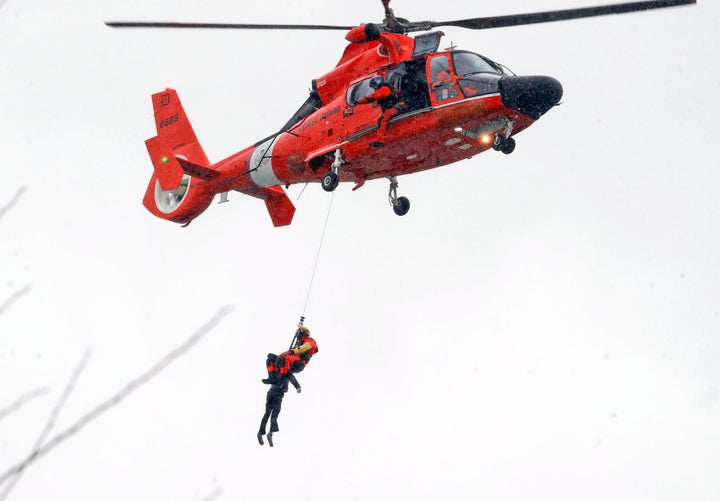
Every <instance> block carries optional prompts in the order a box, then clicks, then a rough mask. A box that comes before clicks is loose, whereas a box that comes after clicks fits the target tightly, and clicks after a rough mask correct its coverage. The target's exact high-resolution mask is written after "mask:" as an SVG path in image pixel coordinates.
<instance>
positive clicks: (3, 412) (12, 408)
mask: <svg viewBox="0 0 720 501" xmlns="http://www.w3.org/2000/svg"><path fill="white" fill-rule="evenodd" d="M49 391H50V389H49V388H47V387H45V388H35V389H34V390H31V391H29V392H27V393H26V394H25V395H23V396H22V397H20V398H18V399H17V400H15V401H14V402H13V403H11V404H10V405H8V406H7V407H5V408H4V409H0V421H2V420H3V419H5V418H6V417H8V416H9V415H10V414H12V413H14V412H17V411H19V410H20V408H22V406H24V405H25V404H26V403H28V402H29V401H30V400H32V399H34V398H37V397H39V396H42V395H45V394H46V393H48V392H49Z"/></svg>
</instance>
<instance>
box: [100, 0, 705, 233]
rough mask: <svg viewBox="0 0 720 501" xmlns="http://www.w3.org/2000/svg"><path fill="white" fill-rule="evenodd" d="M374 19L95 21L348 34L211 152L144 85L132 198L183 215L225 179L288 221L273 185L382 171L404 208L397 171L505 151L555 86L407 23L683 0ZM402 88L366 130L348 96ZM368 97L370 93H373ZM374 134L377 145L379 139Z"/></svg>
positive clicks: (512, 22)
mask: <svg viewBox="0 0 720 501" xmlns="http://www.w3.org/2000/svg"><path fill="white" fill-rule="evenodd" d="M382 3H383V6H384V7H385V20H384V21H383V22H382V23H380V24H371V23H368V24H361V25H359V26H355V27H352V26H325V25H257V24H217V23H172V22H106V24H107V25H108V26H112V27H135V28H139V27H154V28H218V29H258V28H260V29H320V30H346V31H347V34H346V36H345V39H346V40H347V41H348V42H349V45H348V46H347V48H346V49H345V52H344V53H343V55H342V57H341V58H340V61H339V62H338V63H337V66H336V67H335V68H334V69H333V70H331V71H330V72H328V73H326V74H325V75H322V76H320V77H319V78H317V79H315V80H313V81H312V89H311V91H310V96H309V97H308V99H307V100H306V101H305V102H304V103H303V104H302V106H301V107H300V108H299V109H298V110H297V112H295V114H294V115H293V116H292V117H291V118H290V120H288V122H287V123H286V124H285V125H284V126H283V127H282V129H281V130H279V131H278V132H276V133H275V134H273V135H271V136H269V137H267V138H265V139H262V140H260V141H258V142H257V143H255V144H253V145H252V146H249V147H247V148H245V149H243V150H242V151H240V152H238V153H235V154H234V155H232V156H230V157H228V158H226V159H224V160H221V161H219V162H217V163H211V162H210V161H209V160H208V158H207V156H206V155H205V153H204V151H203V149H202V147H201V146H200V143H199V142H198V140H197V137H196V136H195V133H194V131H193V128H192V126H191V125H190V121H189V120H188V117H187V116H186V114H185V112H184V110H183V107H182V104H181V103H180V99H179V97H178V94H177V92H176V91H175V90H173V89H169V88H168V89H166V90H164V91H162V92H158V93H156V94H153V95H152V103H153V108H154V111H155V123H156V127H157V136H155V137H153V138H151V139H148V140H147V141H146V142H145V144H146V146H147V150H148V153H149V154H150V158H151V160H152V164H153V167H154V169H155V170H154V172H153V175H152V177H151V179H150V183H149V185H148V187H147V190H146V192H145V196H144V199H143V204H144V205H145V207H147V209H148V210H149V211H150V212H152V213H153V214H154V215H156V216H157V217H160V218H163V219H167V220H170V221H174V222H176V223H182V224H188V223H190V221H192V220H193V219H194V218H196V217H197V216H198V215H200V214H201V213H202V212H203V211H204V210H205V209H207V207H208V206H209V205H210V203H211V202H212V199H213V198H214V196H215V195H216V194H218V193H219V194H221V199H222V200H227V193H228V192H229V191H231V190H234V191H238V192H240V193H245V194H247V195H250V196H253V197H256V198H259V199H261V200H264V202H265V205H266V206H267V209H268V212H269V213H270V218H271V219H272V222H273V224H274V225H275V226H283V225H288V224H290V222H291V221H292V218H293V215H294V213H295V207H294V206H293V204H292V202H291V201H290V199H289V198H288V197H287V195H286V194H285V191H284V190H283V188H282V187H283V186H285V187H288V186H290V185H291V184H296V183H310V182H319V183H320V184H321V185H322V187H323V189H324V190H325V191H332V190H334V189H335V188H336V187H337V185H338V183H339V182H352V183H355V186H354V188H353V190H355V189H358V188H360V187H361V186H362V185H363V184H365V182H366V181H368V180H371V179H378V178H389V179H390V192H389V200H390V204H391V205H392V207H393V210H394V211H395V213H396V214H398V215H404V214H406V213H407V212H408V210H409V208H410V202H409V201H408V199H407V198H406V197H402V196H398V195H397V187H398V183H397V176H399V175H402V174H411V173H413V172H419V171H423V170H427V169H433V168H436V167H441V166H443V165H448V164H451V163H453V162H457V161H459V160H463V159H466V158H469V157H472V156H474V155H477V154H478V153H482V152H483V151H486V150H488V149H490V148H493V149H495V150H498V151H502V152H503V153H506V154H509V153H511V152H512V151H513V150H514V149H515V139H514V136H515V135H516V134H517V133H518V132H521V131H522V130H524V129H526V128H527V127H529V126H530V125H532V124H533V123H534V122H535V121H537V120H538V119H539V118H540V117H542V116H543V115H544V114H545V113H547V112H548V111H549V110H550V109H552V108H553V107H554V106H556V105H557V104H558V103H559V102H560V99H561V97H562V92H563V91H562V86H561V85H560V83H559V82H558V81H557V80H555V79H553V78H550V77H546V76H517V75H515V74H513V73H512V72H510V71H509V70H507V69H506V68H505V67H504V66H503V65H501V64H498V63H496V62H494V61H492V60H491V59H489V58H487V57H485V56H481V55H479V54H475V53H473V52H468V51H464V50H454V49H447V50H438V47H439V44H440V38H441V36H442V32H439V31H434V32H432V31H431V32H430V33H426V34H422V35H418V36H416V37H414V38H413V37H410V36H408V35H407V34H408V33H410V32H416V31H429V30H432V29H433V28H436V27H439V26H456V27H463V28H470V29H488V28H499V27H506V26H518V25H525V24H534V23H544V22H551V21H561V20H568V19H576V18H583V17H593V16H601V15H605V14H620V13H629V12H638V11H643V10H650V9H659V8H665V7H674V6H679V5H686V4H694V3H696V0H655V1H642V2H632V3H621V4H615V5H606V6H599V7H588V8H581V9H568V10H559V11H550V12H538V13H530V14H519V15H510V16H499V17H485V18H474V19H464V20H459V21H446V22H433V21H422V22H409V21H407V20H405V19H401V18H397V17H395V15H394V14H393V11H392V9H390V7H389V3H390V0H382ZM377 76H381V77H382V78H383V79H384V81H385V82H386V83H388V84H390V85H392V86H393V87H394V88H396V89H398V90H400V92H401V94H402V103H403V105H402V108H400V107H398V109H399V110H400V112H399V113H398V114H397V115H395V116H394V117H392V118H391V119H390V121H389V127H388V129H387V132H386V133H385V134H384V135H383V138H382V142H379V141H377V140H376V139H377V135H378V132H379V131H378V129H379V121H378V118H379V117H380V116H381V110H380V109H379V108H378V107H377V106H356V103H357V101H358V100H360V99H361V98H363V97H366V96H368V95H370V94H371V93H372V92H373V88H371V86H370V82H371V79H372V78H373V77H377ZM376 104H377V103H376ZM378 146H382V147H378Z"/></svg>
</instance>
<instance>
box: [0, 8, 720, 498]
mask: <svg viewBox="0 0 720 501" xmlns="http://www.w3.org/2000/svg"><path fill="white" fill-rule="evenodd" d="M484 3H485V4H486V5H483V2H469V1H459V0H458V1H453V0H449V1H446V2H442V3H437V2H430V1H426V0H422V1H413V2H410V1H403V0H395V1H394V2H393V3H392V7H393V8H394V9H395V12H396V14H397V15H398V16H401V17H405V18H408V19H412V20H422V19H433V20H439V21H440V20H449V19H458V18H464V17H476V16H485V15H499V14H509V13H517V12H527V11H537V10H544V9H556V8H569V7H575V6H578V7H579V6H589V5H596V4H598V3H603V2H598V1H594V0H575V1H570V0H554V1H551V0H532V1H531V0H525V1H520V0H513V1H509V2H500V3H495V4H493V3H491V2H484ZM147 4H148V2H141V1H137V0H134V1H127V2H114V3H110V2H106V1H105V2H98V1H88V0H83V1H79V2H71V3H67V2H42V1H37V0H27V1H20V0H6V1H5V2H2V1H0V54H1V55H2V57H0V123H1V124H2V133H1V134H0V166H1V169H2V171H1V172H2V183H0V207H2V206H4V205H5V204H6V203H8V202H9V201H10V200H11V199H12V198H13V197H14V196H15V194H16V193H17V192H18V190H19V189H20V188H21V187H23V186H25V187H26V191H25V192H24V193H22V195H21V196H20V198H19V200H18V201H17V203H16V204H15V206H14V207H12V208H11V209H10V210H9V211H8V212H7V213H5V214H4V216H3V217H2V219H0V304H2V303H3V302H4V301H5V300H6V299H7V298H9V297H11V296H12V295H13V294H15V293H17V291H18V290H22V289H23V288H24V287H26V286H30V291H29V292H28V293H27V294H24V295H22V296H21V297H19V298H18V299H17V300H16V301H15V302H13V303H12V304H11V305H10V307H9V308H8V309H7V310H6V311H5V312H4V313H2V314H1V315H0V380H1V381H2V385H0V409H4V408H6V407H7V406H9V405H11V404H12V403H13V402H14V401H16V400H17V399H18V398H20V397H21V396H23V395H25V394H28V392H32V391H34V390H38V389H46V391H44V392H40V393H39V394H37V396H35V397H34V398H32V399H30V400H28V401H27V403H25V405H24V406H22V407H21V408H19V409H17V410H16V411H14V412H12V413H10V414H8V415H7V416H5V417H4V418H3V419H2V420H0V474H1V473H2V472H4V471H5V470H6V469H7V468H9V467H10V466H11V465H13V464H15V463H16V462H17V461H19V460H21V459H23V457H24V456H25V455H26V454H27V453H28V452H29V451H30V449H31V447H32V445H33V443H34V442H35V440H36V439H37V437H38V435H39V434H40V431H41V429H42V428H43V426H44V424H45V421H46V420H47V417H48V415H49V414H50V412H51V411H52V408H53V406H54V405H55V402H56V401H57V400H58V399H59V398H60V395H61V394H62V392H63V389H64V387H65V385H66V383H67V381H68V379H69V378H70V375H71V373H72V371H73V369H74V368H75V367H76V366H77V364H78V363H79V361H80V359H81V357H82V356H83V353H85V352H86V350H89V352H90V358H89V361H88V363H87V366H86V367H85V369H84V371H83V372H82V374H81V375H80V377H79V379H78V381H77V384H76V386H75V388H74V391H73V392H72V394H71V395H70V398H69V400H68V401H67V404H66V405H65V407H64V408H63V409H62V412H61V414H60V417H59V419H58V421H57V423H56V424H55V427H54V433H56V432H59V431H61V430H63V429H64V428H66V427H67V426H70V425H71V424H73V423H74V422H75V421H76V420H77V419H78V418H79V417H81V416H82V415H84V414H85V413H86V412H88V411H89V410H90V409H92V408H93V407H94V406H96V405H97V404H98V403H100V402H101V401H103V400H105V399H106V398H108V397H110V396H112V395H113V394H114V393H115V392H117V391H118V390H119V389H121V388H122V387H123V385H125V384H126V383H128V382H129V381H131V380H133V379H134V378H136V377H137V376H139V375H140V374H141V373H143V372H144V371H146V370H147V369H148V368H149V367H151V366H152V365H153V364H154V363H155V362H157V361H158V360H159V359H160V358H162V357H163V356H164V355H165V354H166V353H167V352H168V351H169V350H171V349H172V348H174V347H175V346H177V345H180V344H181V343H182V342H183V341H184V340H185V339H186V338H187V337H188V336H190V335H192V334H193V333H194V332H196V331H197V330H198V329H199V328H200V327H201V326H202V325H203V324H204V323H205V322H207V321H208V320H209V319H210V318H212V317H213V316H214V315H215V314H216V312H218V310H220V309H221V308H222V307H224V306H225V305H230V306H231V307H232V312H231V313H230V314H228V315H227V316H225V317H224V318H223V319H222V321H221V323H220V324H219V326H218V327H217V328H215V329H214V330H212V331H211V333H210V334H209V335H208V336H207V337H206V338H205V339H204V340H202V342H201V343H199V344H198V345H197V346H196V347H195V348H194V349H193V350H192V351H190V352H189V353H188V354H187V355H185V356H183V357H182V358H181V359H180V360H178V362H177V363H175V364H174V365H172V366H171V367H169V368H168V369H167V370H165V371H164V372H162V373H161V374H160V375H159V376H158V377H156V378H155V379H153V380H152V381H150V382H149V383H148V384H147V385H145V386H143V387H142V388H140V389H138V390H137V391H136V392H135V393H133V394H132V395H131V396H129V397H128V398H127V399H126V400H125V401H123V402H122V403H121V405H119V406H117V407H114V408H113V409H111V410H110V411H109V412H107V413H106V414H104V415H102V416H101V417H100V418H99V419H97V420H95V421H94V422H92V423H91V424H90V425H88V426H87V427H86V428H85V429H83V430H82V431H81V432H80V433H78V434H77V435H75V436H74V437H73V438H71V439H69V440H68V441H66V442H65V443H63V444H61V445H60V446H58V447H57V448H56V449H54V450H53V451H52V452H50V453H49V454H48V455H47V456H45V457H44V458H42V459H41V460H39V461H37V462H36V463H34V464H33V465H32V467H31V468H29V469H28V470H27V472H26V474H25V476H24V477H23V478H22V480H21V481H20V482H19V483H18V484H17V486H16V487H15V489H14V490H13V491H12V492H11V493H10V495H9V496H8V499H14V500H17V501H21V500H38V499H67V500H74V501H81V500H99V499H102V500H106V501H114V500H127V499H143V500H145V499H147V500H150V499H154V500H174V501H181V500H200V499H203V498H207V497H211V498H217V499H260V498H261V496H269V495H271V496H283V497H285V496H291V497H292V498H293V499H295V500H305V499H308V500H310V499H312V500H313V501H317V500H333V499H350V500H352V499H358V500H367V499H398V500H411V499H413V500H415V499H441V498H442V499H456V500H475V499H492V500H517V499H552V500H558V499H567V500H577V499H583V500H607V499H613V500H639V499H643V500H644V499H647V500H677V499H692V500H714V499H718V498H720V477H718V475H717V472H718V471H720V459H719V457H720V456H719V452H720V428H719V427H718V419H719V418H720V370H719V369H718V359H719V358H720V339H719V336H720V286H718V284H719V283H720V233H719V232H718V224H717V222H718V219H719V218H720V202H718V196H717V193H718V186H720V170H719V168H720V162H719V161H718V155H717V152H716V146H715V144H716V143H715V141H716V135H717V132H718V131H719V130H720V118H719V117H720V105H719V104H718V95H720V83H719V82H720V70H719V69H718V64H717V54H718V49H720V43H719V40H720V37H719V36H718V34H717V27H718V26H719V25H720V24H719V22H720V6H718V5H717V2H712V1H709V0H704V1H703V0H701V1H700V3H699V5H697V6H695V7H690V8H680V9H670V10H667V11H662V12H652V13H643V14H634V15H626V16H613V17H604V18H597V19H593V20H583V21H574V22H567V23H556V24H550V25H538V26H532V27H522V28H510V29H504V30H496V31H494V32H473V31H469V30H460V29H452V28H447V29H445V30H444V31H445V33H446V37H445V38H444V39H443V42H441V43H442V44H443V45H442V46H443V47H446V46H449V45H450V44H451V42H452V43H454V44H456V45H458V46H459V47H460V48H463V49H467V50H472V51H475V52H479V53H481V54H484V55H487V56H489V57H491V58H493V59H495V60H497V61H499V62H502V63H504V64H506V65H507V66H508V67H510V68H511V69H512V70H514V71H515V72H516V73H518V74H547V75H550V76H553V77H555V78H557V79H558V80H560V81H561V82H562V84H563V87H564V97H563V105H562V106H560V107H558V108H556V109H554V110H552V111H551V112H550V113H548V114H547V115H546V116H545V117H544V118H543V119H541V120H540V121H539V122H538V123H537V124H535V125H534V126H533V127H531V128H530V129H528V130H527V131H524V132H523V133H521V134H519V135H518V136H517V137H516V139H517V148H516V150H515V152H514V153H513V154H512V155H509V156H505V155H502V154H500V153H496V152H487V153H484V154H483V155H480V156H478V157H476V158H473V159H471V160H469V161H464V162H460V163H458V164H455V165H452V166H448V167H446V168H442V169H437V170H434V171H430V172H426V173H422V174H417V175H413V176H409V177H403V178H400V194H402V195H405V196H408V197H409V198H410V200H411V202H412V208H411V210H410V213H409V214H408V215H407V216H405V217H403V218H399V217H397V216H395V215H394V214H393V213H392V210H391V209H390V207H389V206H388V205H387V182H386V181H374V182H372V183H368V184H367V185H366V186H365V187H363V188H362V189H360V190H359V191H356V192H352V191H351V190H350V188H351V185H345V184H343V185H341V186H340V188H338V190H337V191H336V192H335V196H334V203H333V208H332V213H331V216H330V220H329V225H328V230H327V234H326V237H325V243H324V246H323V249H322V254H321V257H320V262H319V267H318V270H317V275H316V278H315V282H314V285H313V289H312V294H311V296H310V303H309V305H308V309H307V312H306V314H307V322H306V324H307V325H308V327H310V328H311V329H312V331H313V334H314V336H315V338H316V339H317V341H318V343H319V346H320V351H319V353H318V354H317V355H316V357H315V358H314V359H313V361H312V363H311V365H310V366H309V367H308V369H307V370H306V371H305V372H303V373H302V374H300V375H299V376H300V377H299V379H300V382H301V383H302V385H303V393H302V394H301V395H297V394H295V393H288V394H287V396H286V398H285V401H284V405H283V412H282V414H281V417H280V427H281V432H280V433H279V434H278V435H277V438H276V447H275V448H274V449H270V448H268V447H267V446H265V447H260V446H258V444H257V442H256V439H255V433H256V432H257V427H258V423H259V419H260V417H261V415H262V413H263V408H264V399H265V391H266V389H267V387H265V386H264V385H262V384H261V383H260V378H262V377H263V376H264V374H263V372H264V358H265V355H266V353H267V352H270V351H274V352H278V351H282V350H283V349H285V348H286V347H287V345H288V344H289V342H290V338H291V336H292V332H293V330H294V328H295V324H296V322H297V320H298V317H299V315H300V314H301V313H302V309H303V304H304V302H305V297H306V294H307V291H308V283H309V280H310V275H311V272H312V265H313V263H314V259H315V254H316V252H317V246H318V243H319V239H320V235H321V232H322V227H323V224H324V221H325V214H326V211H327V208H328V203H329V201H330V195H329V194H327V193H325V192H323V191H322V189H321V188H320V187H319V185H312V186H309V187H308V188H307V189H306V190H305V192H304V193H303V195H302V197H301V198H300V199H299V200H297V201H296V199H297V197H298V195H299V194H300V192H301V190H302V186H294V187H291V188H290V190H289V195H290V197H291V199H293V201H294V202H295V204H296V206H297V212H296V215H295V219H294V221H293V224H292V225H291V226H290V227H286V228H280V229H277V228H273V227H272V225H271V223H270V219H269V217H268V215H267V212H266V210H265V207H264V204H262V203H260V202H259V201H257V200H255V199H251V198H248V197H241V196H239V195H238V194H234V195H233V194H231V195H230V200H231V202H230V203H229V204H224V205H213V206H211V208H210V209H209V210H208V211H207V212H206V213H205V214H203V216H202V217H200V218H199V219H197V220H196V221H194V222H193V223H192V224H191V225H190V226H189V227H188V228H180V227H178V226H177V225H174V224H172V223H168V222H166V221H162V220H159V219H156V218H154V217H153V216H151V215H150V213H148V212H147V211H146V210H145V209H144V207H143V206H142V205H141V199H142V195H143V193H144V190H145V187H146V184H147V181H148V179H149V176H150V174H151V169H152V167H151V164H150V161H149V159H148V157H147V153H146V150H145V147H144V144H143V141H144V140H145V139H147V138H149V137H151V136H153V135H154V134H155V130H154V123H153V119H152V107H151V102H150V94H151V93H154V92H157V91H158V90H161V89H163V88H164V87H165V86H167V85H172V86H174V87H175V88H177V90H178V92H179V94H180V97H181V99H182V101H183V103H184V105H185V109H186V111H187V113H188V115H189V117H190V120H191V121H192V123H193V125H194V127H195V131H196V133H197V135H198V137H199V139H200V141H201V143H202V144H203V146H204V148H205V151H206V153H207V154H208V156H209V157H210V159H211V160H212V161H217V160H219V159H221V158H225V157H226V156H228V155H230V154H232V153H234V152H235V151H237V150H239V149H241V148H243V147H245V146H247V145H248V144H251V143H253V142H255V141H256V140H258V139H260V138H262V137H265V136H266V135H268V134H270V133H272V132H273V131H275V130H276V129H277V128H278V127H279V126H281V125H282V124H283V123H284V122H285V121H286V120H287V119H288V118H289V117H290V115H291V114H292V113H293V112H294V111H295V110H296V108H297V107H298V106H299V105H300V104H301V103H302V101H303V100H304V99H305V97H306V96H307V89H308V87H309V85H310V81H311V80H312V79H313V78H316V77H318V76H320V75H322V74H324V73H326V72H327V71H328V70H329V69H331V68H332V67H333V66H334V65H335V63H336V62H337V60H338V59H339V57H340V54H341V52H342V50H343V48H344V45H345V42H344V40H343V38H342V37H343V35H344V34H343V33H342V32H315V33H311V32H252V31H247V32H224V31H216V32H205V31H195V32H193V31H161V30H146V31H138V30H111V29H109V28H106V27H105V25H104V24H103V21H104V20H180V21H219V22H249V23H250V22H257V23H268V22H278V23H321V24H354V23H360V22H365V21H379V20H380V19H381V18H382V6H381V4H380V2H379V1H376V0H365V1H363V2H331V1H326V0H317V1H307V2H297V1H295V0H293V1H290V0H275V1H273V2H252V3H243V4H240V3H238V2H229V1H202V2H201V1H175V2H170V1H165V0H158V1H155V2H152V5H147ZM52 435H53V433H51V436H52Z"/></svg>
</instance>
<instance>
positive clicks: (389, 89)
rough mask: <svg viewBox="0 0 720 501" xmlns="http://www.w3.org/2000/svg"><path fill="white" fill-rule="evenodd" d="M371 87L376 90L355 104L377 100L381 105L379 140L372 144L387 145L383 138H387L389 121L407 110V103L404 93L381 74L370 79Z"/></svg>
mask: <svg viewBox="0 0 720 501" xmlns="http://www.w3.org/2000/svg"><path fill="white" fill-rule="evenodd" d="M370 87H372V88H373V89H374V90H375V92H373V93H372V94H370V95H369V96H366V97H364V98H362V99H359V100H357V101H355V102H354V103H353V105H354V106H355V105H358V104H368V103H375V102H376V103H378V104H379V105H380V110H382V115H380V118H378V127H379V129H378V136H377V141H373V142H371V143H370V146H374V147H382V146H385V143H383V140H384V139H385V132H386V131H387V127H388V122H390V119H391V118H392V117H394V116H395V115H397V114H398V112H399V111H406V110H407V105H406V104H405V103H404V102H403V100H402V93H401V92H400V89H397V88H396V87H393V86H392V85H390V84H389V83H387V82H386V81H385V80H384V79H383V77H381V76H380V75H377V76H374V77H372V78H371V79H370Z"/></svg>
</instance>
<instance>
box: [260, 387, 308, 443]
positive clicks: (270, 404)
mask: <svg viewBox="0 0 720 501" xmlns="http://www.w3.org/2000/svg"><path fill="white" fill-rule="evenodd" d="M288 382H290V383H292V385H293V386H294V387H295V389H298V388H300V383H298V380H297V379H296V378H295V376H293V375H292V374H291V373H288V374H285V375H281V376H278V378H277V379H276V380H275V382H274V383H273V384H271V385H270V389H269V390H268V392H267V398H266V400H265V414H264V415H263V417H262V420H261V421H260V432H259V435H265V427H266V426H267V422H268V419H270V433H275V432H276V431H280V428H279V427H278V421H277V420H278V415H279V414H280V408H281V406H282V400H283V397H284V396H285V393H286V392H287V391H288Z"/></svg>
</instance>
